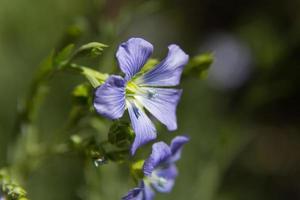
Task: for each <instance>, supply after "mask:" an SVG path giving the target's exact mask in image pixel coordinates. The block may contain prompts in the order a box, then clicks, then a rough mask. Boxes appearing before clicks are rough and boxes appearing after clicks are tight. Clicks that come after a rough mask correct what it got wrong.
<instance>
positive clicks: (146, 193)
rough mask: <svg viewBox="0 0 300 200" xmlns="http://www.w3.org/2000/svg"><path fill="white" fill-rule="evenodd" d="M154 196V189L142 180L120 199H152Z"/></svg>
mask: <svg viewBox="0 0 300 200" xmlns="http://www.w3.org/2000/svg"><path fill="white" fill-rule="evenodd" d="M153 198H154V191H153V190H152V188H151V187H150V185H148V184H145V183H144V182H143V181H142V182H141V184H140V187H138V188H134V189H132V190H131V191H129V192H128V193H127V195H126V196H124V197H123V198H122V200H152V199H153Z"/></svg>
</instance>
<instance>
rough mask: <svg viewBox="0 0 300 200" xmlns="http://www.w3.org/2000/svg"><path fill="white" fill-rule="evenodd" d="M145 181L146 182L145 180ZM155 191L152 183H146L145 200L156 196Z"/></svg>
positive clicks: (150, 199)
mask: <svg viewBox="0 0 300 200" xmlns="http://www.w3.org/2000/svg"><path fill="white" fill-rule="evenodd" d="M143 183H144V182H143ZM154 195H155V193H154V191H153V189H152V188H151V186H150V185H148V184H144V199H143V200H152V199H153V198H154Z"/></svg>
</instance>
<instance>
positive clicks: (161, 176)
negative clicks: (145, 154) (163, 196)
mask: <svg viewBox="0 0 300 200" xmlns="http://www.w3.org/2000/svg"><path fill="white" fill-rule="evenodd" d="M177 175H178V172H177V168H176V166H175V165H174V164H170V165H167V167H165V168H161V169H156V170H155V171H154V172H153V173H152V176H154V178H151V184H152V186H153V187H154V188H155V189H156V190H157V191H158V192H171V190H172V188H173V186H174V183H175V178H176V177H177Z"/></svg>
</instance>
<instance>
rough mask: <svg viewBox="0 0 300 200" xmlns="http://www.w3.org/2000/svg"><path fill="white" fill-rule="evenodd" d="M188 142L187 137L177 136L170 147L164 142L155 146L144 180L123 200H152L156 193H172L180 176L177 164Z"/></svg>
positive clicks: (147, 161) (147, 164)
mask: <svg viewBox="0 0 300 200" xmlns="http://www.w3.org/2000/svg"><path fill="white" fill-rule="evenodd" d="M188 141H189V139H188V138H187V137H185V136H177V137H175V138H174V139H173V140H172V142H171V145H170V146H168V145H167V144H166V143H164V142H158V143H155V144H153V146H152V154H151V155H150V157H149V158H148V159H147V160H146V161H145V163H144V167H143V172H144V178H143V180H142V181H141V183H140V185H139V187H137V188H134V189H133V190H131V191H129V192H128V194H127V195H126V196H124V197H123V198H122V200H152V199H153V198H154V194H155V193H154V191H158V192H162V193H168V192H170V191H171V190H172V188H173V185H174V182H175V178H176V177H177V175H178V172H177V168H176V165H175V162H176V161H177V160H179V159H180V155H181V150H182V147H183V145H184V144H185V143H186V142H188Z"/></svg>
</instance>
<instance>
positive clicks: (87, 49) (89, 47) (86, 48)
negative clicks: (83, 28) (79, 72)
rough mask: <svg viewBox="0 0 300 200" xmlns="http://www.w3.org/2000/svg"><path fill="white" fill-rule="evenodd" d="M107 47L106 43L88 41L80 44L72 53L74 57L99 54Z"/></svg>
mask: <svg viewBox="0 0 300 200" xmlns="http://www.w3.org/2000/svg"><path fill="white" fill-rule="evenodd" d="M105 47H108V46H107V45H106V44H102V43H99V42H90V43H88V44H85V45H83V46H81V47H80V48H79V49H78V50H77V51H76V52H75V54H74V58H75V57H84V56H91V57H95V56H99V55H101V54H102V52H103V49H104V48H105Z"/></svg>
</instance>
